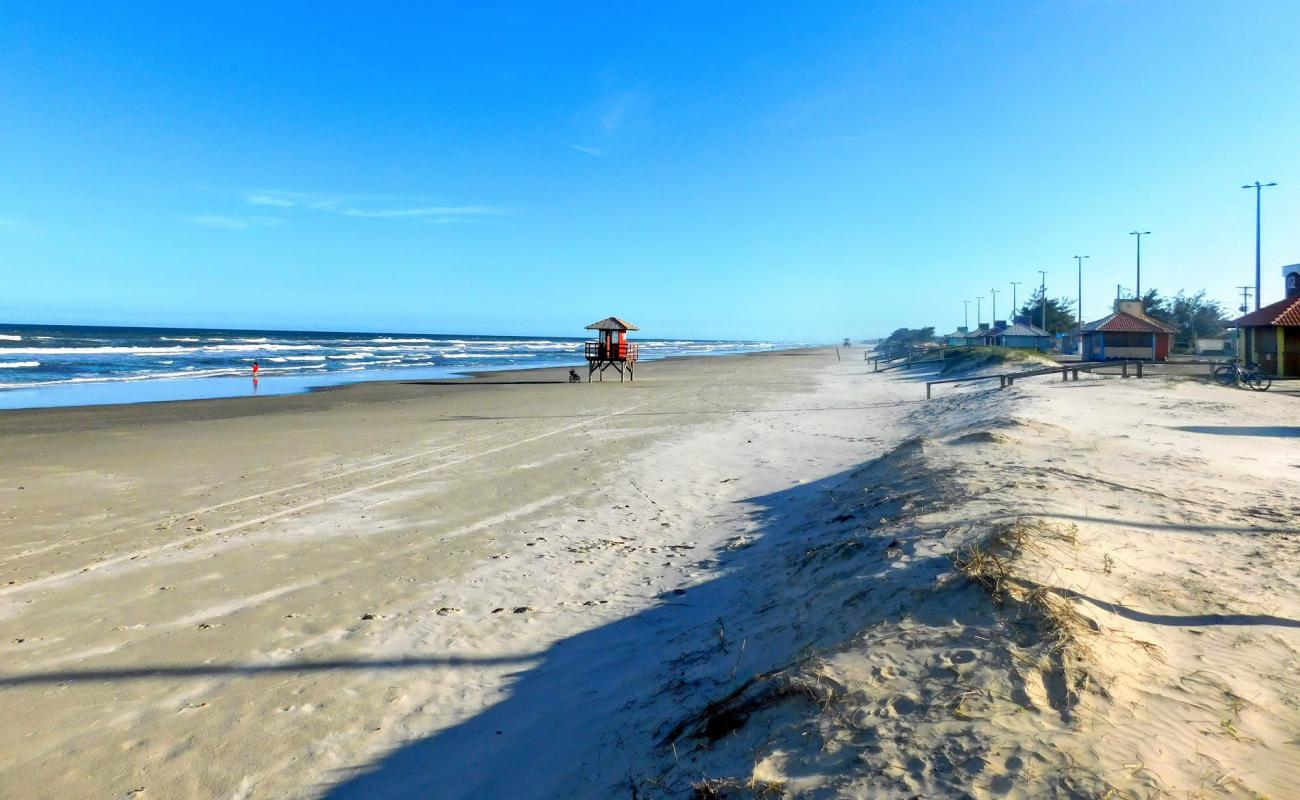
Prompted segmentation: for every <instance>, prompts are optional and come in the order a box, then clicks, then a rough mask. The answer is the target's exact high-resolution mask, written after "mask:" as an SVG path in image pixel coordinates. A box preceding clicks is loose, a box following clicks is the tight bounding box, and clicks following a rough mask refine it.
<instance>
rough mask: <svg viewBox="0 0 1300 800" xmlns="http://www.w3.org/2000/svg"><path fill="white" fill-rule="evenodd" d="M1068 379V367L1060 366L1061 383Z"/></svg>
mask: <svg viewBox="0 0 1300 800" xmlns="http://www.w3.org/2000/svg"><path fill="white" fill-rule="evenodd" d="M1068 380H1070V368H1069V367H1061V383H1065V382H1066V381H1068Z"/></svg>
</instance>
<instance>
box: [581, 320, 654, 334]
mask: <svg viewBox="0 0 1300 800" xmlns="http://www.w3.org/2000/svg"><path fill="white" fill-rule="evenodd" d="M587 330H589V331H639V330H641V329H640V328H638V327H637V326H635V325H633V324H632V323H630V322H628V321H627V320H622V319H619V318H618V317H605V318H604V319H602V320H600V321H599V322H593V323H591V324H590V325H588V326H587Z"/></svg>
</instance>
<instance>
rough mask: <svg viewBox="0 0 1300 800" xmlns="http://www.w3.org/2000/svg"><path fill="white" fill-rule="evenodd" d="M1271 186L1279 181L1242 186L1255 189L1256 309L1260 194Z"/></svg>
mask: <svg viewBox="0 0 1300 800" xmlns="http://www.w3.org/2000/svg"><path fill="white" fill-rule="evenodd" d="M1269 186H1277V183H1260V182H1259V181H1255V182H1254V183H1248V184H1246V185H1245V186H1243V187H1241V188H1243V189H1254V190H1255V310H1256V311H1258V310H1259V196H1260V194H1261V193H1262V192H1263V191H1264V189H1266V188H1268V187H1269Z"/></svg>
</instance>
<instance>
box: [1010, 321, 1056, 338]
mask: <svg viewBox="0 0 1300 800" xmlns="http://www.w3.org/2000/svg"><path fill="white" fill-rule="evenodd" d="M1002 335H1003V336H1051V335H1052V334H1050V333H1048V332H1047V331H1045V330H1043V329H1042V328H1040V327H1038V326H1037V325H1026V324H1025V323H1023V322H1017V323H1016V324H1015V325H1011V326H1009V327H1008V328H1007V329H1006V330H1004V331H1002Z"/></svg>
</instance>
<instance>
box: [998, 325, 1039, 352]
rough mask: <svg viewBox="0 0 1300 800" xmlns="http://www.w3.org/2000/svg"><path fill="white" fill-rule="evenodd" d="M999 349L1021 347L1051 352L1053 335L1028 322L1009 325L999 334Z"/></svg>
mask: <svg viewBox="0 0 1300 800" xmlns="http://www.w3.org/2000/svg"><path fill="white" fill-rule="evenodd" d="M996 341H997V344H998V346H999V347H1021V348H1026V349H1032V350H1043V351H1047V350H1051V349H1052V334H1050V333H1048V332H1047V331H1045V330H1043V329H1042V328H1040V327H1038V326H1037V325H1030V324H1029V323H1027V322H1017V323H1015V324H1013V325H1008V326H1007V327H1005V328H1003V329H1002V331H1001V332H999V333H998V334H997V337H996Z"/></svg>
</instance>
